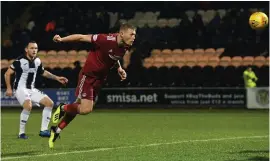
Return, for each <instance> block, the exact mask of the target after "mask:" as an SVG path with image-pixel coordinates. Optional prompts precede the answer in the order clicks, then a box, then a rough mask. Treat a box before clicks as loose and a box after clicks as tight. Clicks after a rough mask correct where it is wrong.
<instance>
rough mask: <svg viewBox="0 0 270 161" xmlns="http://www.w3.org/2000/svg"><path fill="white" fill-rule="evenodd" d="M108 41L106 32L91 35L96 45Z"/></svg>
mask: <svg viewBox="0 0 270 161" xmlns="http://www.w3.org/2000/svg"><path fill="white" fill-rule="evenodd" d="M106 41H107V35H106V34H94V35H92V36H91V42H92V43H93V44H94V45H95V46H101V45H103V44H104V43H105V42H106Z"/></svg>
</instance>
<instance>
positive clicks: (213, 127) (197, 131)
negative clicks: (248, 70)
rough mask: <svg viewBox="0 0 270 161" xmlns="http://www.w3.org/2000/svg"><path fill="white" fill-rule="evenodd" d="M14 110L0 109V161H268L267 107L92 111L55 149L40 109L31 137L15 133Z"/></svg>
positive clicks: (29, 128) (33, 120) (69, 129)
mask: <svg viewBox="0 0 270 161" xmlns="http://www.w3.org/2000/svg"><path fill="white" fill-rule="evenodd" d="M19 113H20V110H13V111H10V110H9V111H7V110H4V111H3V110H2V117H1V119H2V120H1V121H2V160H18V161H19V160H20V161H48V160H49V161H268V160H269V142H268V139H269V129H268V127H269V115H268V111H255V110H252V111H248V110H210V111H209V110H96V111H95V112H93V113H91V114H90V115H87V116H79V117H77V118H76V119H75V120H74V121H73V122H72V123H71V124H70V126H68V127H67V128H66V129H65V130H64V131H62V133H61V139H60V140H57V142H56V144H55V149H54V150H50V149H49V148H48V142H47V141H48V139H46V138H40V137H39V136H38V132H39V129H40V121H41V111H33V112H32V113H31V115H30V118H29V121H28V125H27V134H28V135H29V137H30V138H29V139H28V140H19V139H17V138H16V137H17V133H18V126H19ZM254 136H258V137H254Z"/></svg>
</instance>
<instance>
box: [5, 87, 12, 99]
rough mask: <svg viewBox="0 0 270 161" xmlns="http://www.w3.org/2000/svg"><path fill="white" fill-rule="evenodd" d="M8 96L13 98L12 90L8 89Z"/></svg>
mask: <svg viewBox="0 0 270 161" xmlns="http://www.w3.org/2000/svg"><path fill="white" fill-rule="evenodd" d="M6 95H7V96H9V97H11V96H12V89H10V88H8V89H7V91H6Z"/></svg>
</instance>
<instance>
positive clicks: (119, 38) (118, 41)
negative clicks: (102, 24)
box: [116, 34, 125, 47]
mask: <svg viewBox="0 0 270 161" xmlns="http://www.w3.org/2000/svg"><path fill="white" fill-rule="evenodd" d="M116 41H117V44H118V46H119V47H123V46H125V43H124V42H123V41H122V38H121V37H120V34H118V35H117V36H116Z"/></svg>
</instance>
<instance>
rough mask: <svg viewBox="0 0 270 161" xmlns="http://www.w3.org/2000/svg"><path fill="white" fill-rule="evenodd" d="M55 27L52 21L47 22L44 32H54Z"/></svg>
mask: <svg viewBox="0 0 270 161" xmlns="http://www.w3.org/2000/svg"><path fill="white" fill-rule="evenodd" d="M55 25H56V23H55V21H54V20H52V21H50V22H48V23H47V25H46V27H45V31H46V32H50V31H54V30H55Z"/></svg>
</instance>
